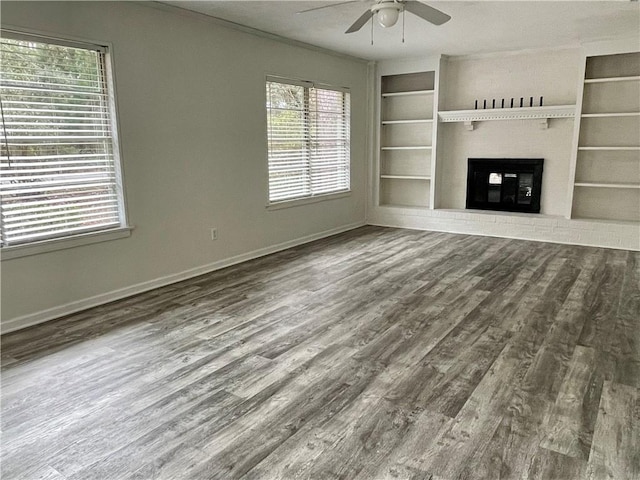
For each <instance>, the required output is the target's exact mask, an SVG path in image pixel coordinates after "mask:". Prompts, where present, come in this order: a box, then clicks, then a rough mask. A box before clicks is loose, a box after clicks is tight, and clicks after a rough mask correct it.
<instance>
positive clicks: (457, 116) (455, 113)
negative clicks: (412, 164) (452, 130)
mask: <svg viewBox="0 0 640 480" xmlns="http://www.w3.org/2000/svg"><path fill="white" fill-rule="evenodd" d="M575 111H576V106H575V105H551V106H546V107H518V108H487V109H479V110H449V111H440V112H438V118H440V121H441V122H444V123H450V122H464V124H465V126H466V127H467V130H473V122H484V121H487V120H540V122H539V125H540V127H541V128H548V127H549V119H551V118H573V117H574V116H575Z"/></svg>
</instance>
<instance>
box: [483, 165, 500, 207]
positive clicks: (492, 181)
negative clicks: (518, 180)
mask: <svg viewBox="0 0 640 480" xmlns="http://www.w3.org/2000/svg"><path fill="white" fill-rule="evenodd" d="M501 197H502V173H495V172H492V173H490V174H489V191H488V192H487V201H488V202H489V203H500V198H501Z"/></svg>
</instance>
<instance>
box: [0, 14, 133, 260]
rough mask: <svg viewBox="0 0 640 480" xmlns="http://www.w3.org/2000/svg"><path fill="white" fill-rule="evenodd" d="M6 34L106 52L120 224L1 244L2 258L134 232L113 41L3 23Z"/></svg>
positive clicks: (0, 257)
mask: <svg viewBox="0 0 640 480" xmlns="http://www.w3.org/2000/svg"><path fill="white" fill-rule="evenodd" d="M1 36H2V38H9V39H14V40H27V41H29V40H31V41H34V42H39V43H49V44H55V45H60V46H67V47H74V48H82V49H88V50H98V51H100V52H101V53H102V54H103V55H104V67H105V80H106V86H107V93H108V108H109V121H110V124H111V136H112V152H113V163H114V168H115V173H116V184H115V187H116V190H117V192H118V212H119V226H117V227H114V228H105V229H99V230H95V231H88V232H81V233H78V234H71V235H67V236H60V237H52V238H47V239H42V240H37V241H32V242H28V243H21V244H16V245H8V246H2V247H1V248H0V259H1V260H2V261H4V260H11V259H14V258H20V257H25V256H30V255H37V254H41V253H46V252H53V251H56V250H63V249H68V248H74V247H79V246H82V245H89V244H93V243H100V242H105V241H110V240H116V239H120V238H126V237H129V236H130V235H131V231H132V230H133V227H132V226H130V225H129V224H128V221H127V218H128V217H127V199H126V192H125V189H124V185H125V181H124V172H123V167H122V150H121V146H120V142H119V137H118V132H119V128H118V125H119V121H118V109H117V102H116V98H117V94H116V86H115V72H114V66H113V63H114V62H113V54H112V50H113V49H112V44H111V43H110V42H96V41H92V40H86V39H80V38H71V37H61V36H58V35H56V34H50V33H47V32H38V31H25V30H22V29H20V28H15V27H12V26H3V27H2V30H1Z"/></svg>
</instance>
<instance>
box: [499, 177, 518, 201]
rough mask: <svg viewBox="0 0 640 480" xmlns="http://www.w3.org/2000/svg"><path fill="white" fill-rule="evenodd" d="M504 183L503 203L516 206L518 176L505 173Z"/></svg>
mask: <svg viewBox="0 0 640 480" xmlns="http://www.w3.org/2000/svg"><path fill="white" fill-rule="evenodd" d="M503 178H504V180H503V182H502V203H503V204H505V205H515V203H516V191H517V190H518V174H517V173H505V174H504V176H503Z"/></svg>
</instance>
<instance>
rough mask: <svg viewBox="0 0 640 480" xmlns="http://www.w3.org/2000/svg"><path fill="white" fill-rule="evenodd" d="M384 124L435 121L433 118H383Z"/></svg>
mask: <svg viewBox="0 0 640 480" xmlns="http://www.w3.org/2000/svg"><path fill="white" fill-rule="evenodd" d="M381 123H382V125H402V124H412V123H433V119H432V118H419V119H415V120H383V121H382V122H381Z"/></svg>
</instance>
